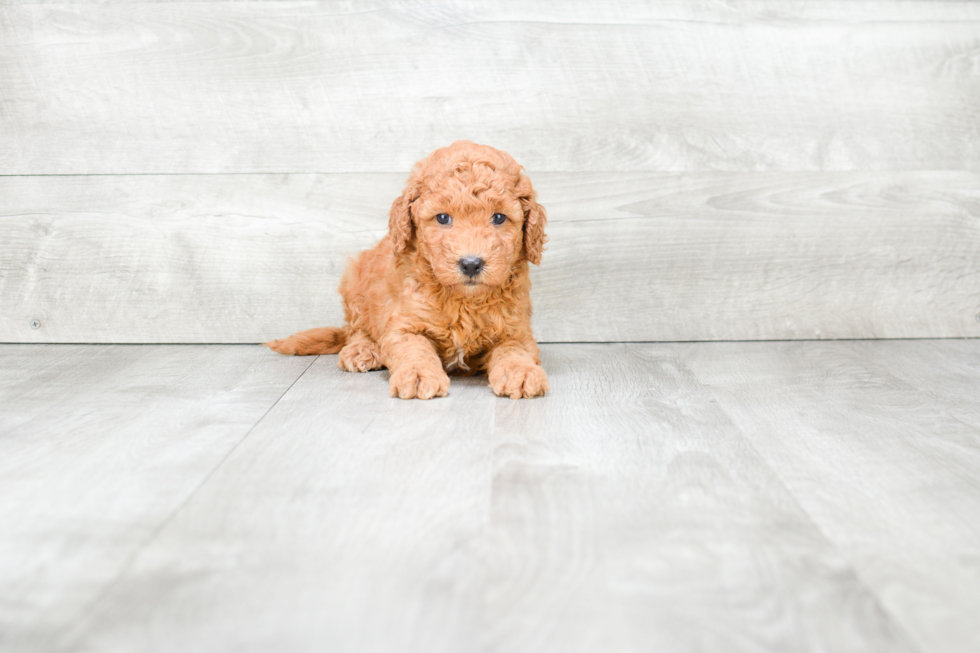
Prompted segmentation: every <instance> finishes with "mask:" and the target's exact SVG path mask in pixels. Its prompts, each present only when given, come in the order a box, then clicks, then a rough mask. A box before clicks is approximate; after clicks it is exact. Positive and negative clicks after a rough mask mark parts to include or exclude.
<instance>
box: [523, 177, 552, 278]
mask: <svg viewBox="0 0 980 653" xmlns="http://www.w3.org/2000/svg"><path fill="white" fill-rule="evenodd" d="M517 195H518V197H517V198H518V199H519V200H520V201H521V208H523V209H524V258H526V259H527V260H529V261H530V262H531V263H534V264H535V265H541V252H543V251H544V244H545V243H546V242H548V236H546V235H545V233H544V228H545V225H547V224H548V214H547V212H545V210H544V207H543V206H541V205H540V204H538V202H537V198H538V194H537V193H536V192H535V191H534V188H532V187H531V180H530V179H528V178H527V175H526V174H524V172H523V171H521V178H520V181H519V182H518V183H517Z"/></svg>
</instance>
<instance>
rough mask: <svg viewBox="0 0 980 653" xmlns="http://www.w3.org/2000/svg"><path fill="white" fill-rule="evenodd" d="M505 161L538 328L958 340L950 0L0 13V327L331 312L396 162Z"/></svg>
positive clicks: (962, 185)
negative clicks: (532, 235) (527, 246)
mask: <svg viewBox="0 0 980 653" xmlns="http://www.w3.org/2000/svg"><path fill="white" fill-rule="evenodd" d="M460 138H466V139H471V140H475V141H478V142H484V143H489V144H491V145H494V146H496V147H499V148H502V149H505V150H507V151H509V152H511V153H512V154H513V155H514V156H515V158H517V160H518V161H520V162H521V163H523V164H524V166H525V167H526V169H527V170H528V172H529V173H530V175H531V178H532V179H533V180H534V181H535V183H536V186H537V187H538V190H539V193H540V199H541V201H542V203H543V204H545V206H547V207H548V209H549V216H550V219H551V225H550V235H551V243H550V248H549V251H548V252H547V253H546V255H545V258H544V262H543V266H542V268H541V269H540V270H537V271H536V272H535V289H534V299H535V308H536V323H535V328H536V332H537V334H538V336H539V338H540V339H541V340H544V341H612V340H702V339H708V340H713V339H772V338H777V339H783V338H790V339H792V338H878V337H975V336H980V317H978V311H980V176H978V172H980V3H977V2H968V1H960V2H934V1H923V2H915V1H901V2H900V1H884V0H858V1H853V0H840V1H827V2H805V1H802V0H800V1H776V0H751V1H745V2H737V1H735V2H711V3H709V2H690V1H687V0H684V1H681V2H593V1H568V2H556V1H543V0H520V1H513V2H510V1H505V2H499V1H493V2H491V1H487V2H458V1H449V2H387V1H372V0H367V1H364V2H334V1H317V2H271V1H270V2H264V1H260V2H182V1H177V2H163V3H125V2H74V3H71V4H57V3H49V2H41V3H21V2H16V1H15V2H11V1H10V0H6V1H3V2H0V341H3V342H259V341H263V340H266V339H269V338H272V337H279V336H283V335H285V334H288V333H291V332H292V331H295V330H298V329H302V328H309V327H312V326H317V325H324V324H339V323H340V322H341V318H342V313H341V310H340V303H339V297H338V295H337V293H336V290H335V289H336V286H337V284H338V282H339V277H340V274H341V272H342V270H343V267H344V263H345V258H346V256H347V255H348V254H350V253H353V252H356V251H358V250H359V249H361V248H363V247H366V246H368V245H370V244H371V243H373V242H374V241H375V240H376V239H377V238H378V237H380V236H381V235H382V234H383V233H384V229H385V226H386V212H387V209H388V206H389V205H390V202H391V200H392V199H393V197H394V196H395V195H396V194H397V193H398V192H399V190H400V186H401V183H402V181H403V180H404V178H405V176H406V174H407V171H408V169H409V167H410V166H411V164H412V163H413V162H414V161H415V160H417V159H418V158H420V157H422V156H423V155H425V154H426V153H428V152H429V151H431V150H432V149H434V148H435V147H438V146H441V145H445V144H448V143H450V142H452V141H453V140H456V139H460Z"/></svg>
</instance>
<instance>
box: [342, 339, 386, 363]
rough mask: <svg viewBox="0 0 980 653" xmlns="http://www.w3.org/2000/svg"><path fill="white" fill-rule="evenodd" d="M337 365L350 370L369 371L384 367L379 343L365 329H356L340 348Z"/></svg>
mask: <svg viewBox="0 0 980 653" xmlns="http://www.w3.org/2000/svg"><path fill="white" fill-rule="evenodd" d="M337 367H339V368H340V369H342V370H347V371H348V372H367V371H369V370H378V369H381V368H382V367H384V364H383V363H382V362H381V349H380V348H378V343H376V342H375V341H374V340H372V339H371V336H369V335H368V334H367V333H365V332H364V331H355V332H354V333H352V334H351V336H350V338H348V339H347V344H346V345H345V346H344V348H343V349H341V350H340V359H339V360H338V361H337Z"/></svg>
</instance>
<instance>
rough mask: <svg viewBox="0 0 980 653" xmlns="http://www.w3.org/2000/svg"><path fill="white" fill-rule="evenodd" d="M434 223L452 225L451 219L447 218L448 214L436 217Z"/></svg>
mask: <svg viewBox="0 0 980 653" xmlns="http://www.w3.org/2000/svg"><path fill="white" fill-rule="evenodd" d="M436 222H438V223H439V224H452V223H453V219H452V218H451V217H450V216H449V214H448V213H440V214H439V215H437V216H436Z"/></svg>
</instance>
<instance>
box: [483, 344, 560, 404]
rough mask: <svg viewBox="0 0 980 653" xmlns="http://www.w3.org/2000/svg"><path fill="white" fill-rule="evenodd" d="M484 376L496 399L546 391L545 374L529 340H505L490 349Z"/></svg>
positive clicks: (546, 380)
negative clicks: (487, 377) (485, 375)
mask: <svg viewBox="0 0 980 653" xmlns="http://www.w3.org/2000/svg"><path fill="white" fill-rule="evenodd" d="M487 374H488V376H489V377H490V387H491V388H493V393H494V394H495V395H497V396H498V397H510V398H511V399H521V398H525V399H526V398H530V397H540V396H541V395H543V394H544V393H546V392H547V391H548V375H547V374H545V371H544V368H542V367H541V358H540V356H539V355H538V346H537V344H536V343H535V342H534V340H533V339H531V338H527V339H525V340H509V341H506V342H502V343H500V344H499V345H497V346H496V347H494V348H493V351H491V352H490V356H489V358H488V359H487Z"/></svg>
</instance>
